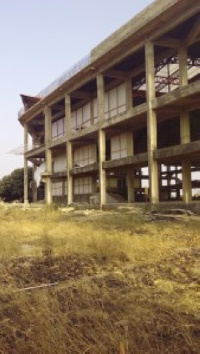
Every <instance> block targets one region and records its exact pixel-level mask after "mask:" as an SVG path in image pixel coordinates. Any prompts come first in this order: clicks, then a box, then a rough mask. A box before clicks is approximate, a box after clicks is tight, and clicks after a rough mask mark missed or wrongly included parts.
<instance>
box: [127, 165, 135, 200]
mask: <svg viewBox="0 0 200 354" xmlns="http://www.w3.org/2000/svg"><path fill="white" fill-rule="evenodd" d="M134 182H135V181H134V168H133V167H132V168H128V170H127V175H126V183H127V194H128V203H134V201H135V189H134V187H135V183H134Z"/></svg>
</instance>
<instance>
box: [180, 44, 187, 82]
mask: <svg viewBox="0 0 200 354" xmlns="http://www.w3.org/2000/svg"><path fill="white" fill-rule="evenodd" d="M187 59H188V55H187V47H186V46H185V45H184V44H183V45H181V46H180V48H179V77H180V78H179V80H180V87H182V86H185V85H188V72H187Z"/></svg>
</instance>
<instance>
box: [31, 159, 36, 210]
mask: <svg viewBox="0 0 200 354" xmlns="http://www.w3.org/2000/svg"><path fill="white" fill-rule="evenodd" d="M36 170H37V165H36V164H33V176H32V201H33V203H36V202H37V184H36V182H35V179H34V176H35V172H36Z"/></svg>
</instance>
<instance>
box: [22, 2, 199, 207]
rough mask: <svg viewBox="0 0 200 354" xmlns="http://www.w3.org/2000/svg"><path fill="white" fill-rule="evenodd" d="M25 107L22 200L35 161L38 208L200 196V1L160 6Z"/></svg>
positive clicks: (134, 21) (28, 99)
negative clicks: (42, 204) (30, 165)
mask: <svg viewBox="0 0 200 354" xmlns="http://www.w3.org/2000/svg"><path fill="white" fill-rule="evenodd" d="M22 100H23V103H24V107H23V109H22V110H21V111H20V112H19V121H20V123H21V124H22V125H23V127H24V150H25V151H24V169H25V174H24V180H25V183H24V186H25V187H24V199H25V202H26V201H28V198H29V197H28V180H27V166H28V162H31V163H33V166H34V175H35V180H34V182H33V183H32V189H33V201H37V199H38V198H42V197H41V195H40V193H39V188H38V186H39V185H40V184H41V182H42V183H44V186H45V193H44V198H45V201H46V203H52V202H53V201H55V202H56V201H59V202H63V203H66V204H68V205H70V204H72V203H76V202H78V203H84V202H88V203H97V204H99V205H100V207H101V206H102V205H104V204H106V203H115V202H116V203H119V202H121V203H124V202H127V203H137V202H150V203H159V202H168V201H180V202H181V201H182V202H184V203H190V202H191V201H192V200H198V199H200V194H199V190H200V180H199V179H200V177H199V176H200V174H199V172H200V1H198V0H190V1H188V0H156V1H154V2H153V3H152V4H151V5H150V6H148V7H147V8H146V9H145V10H144V11H142V12H141V13H139V14H138V15H137V16H136V17H135V18H133V19H132V20H130V21H129V22H128V23H126V24H125V25H124V26H123V27H121V28H120V29H119V30H117V31H116V32H115V33H113V34H112V35H111V36H110V37H108V38H107V39H105V41H103V42H102V43H101V44H99V45H98V46H97V47H95V48H94V49H93V50H92V51H91V52H90V54H89V55H88V56H87V57H86V58H84V59H83V60H82V61H80V62H79V63H78V64H76V65H75V66H74V67H73V68H71V70H69V71H67V72H66V73H65V74H64V75H63V76H61V77H60V78H59V79H57V80H56V81H55V82H54V83H52V84H51V85H50V86H49V87H47V88H46V89H45V90H43V91H42V92H41V93H40V94H39V95H37V97H30V96H25V95H22ZM29 139H31V140H32V142H31V144H30V143H29Z"/></svg>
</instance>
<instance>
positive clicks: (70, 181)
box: [65, 94, 74, 205]
mask: <svg viewBox="0 0 200 354" xmlns="http://www.w3.org/2000/svg"><path fill="white" fill-rule="evenodd" d="M65 119H66V137H67V144H66V157H67V163H66V166H67V205H70V204H72V203H73V194H74V193H73V176H72V175H70V170H71V169H72V168H73V155H72V143H71V142H70V136H71V124H72V115H71V99H70V96H69V95H68V94H66V95H65Z"/></svg>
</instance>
